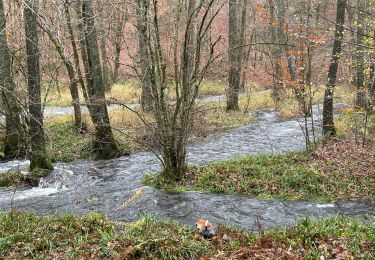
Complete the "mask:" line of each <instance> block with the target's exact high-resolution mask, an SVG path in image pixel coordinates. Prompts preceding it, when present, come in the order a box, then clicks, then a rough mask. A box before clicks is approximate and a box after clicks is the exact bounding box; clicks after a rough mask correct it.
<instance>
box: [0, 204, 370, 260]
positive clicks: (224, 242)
mask: <svg viewBox="0 0 375 260" xmlns="http://www.w3.org/2000/svg"><path fill="white" fill-rule="evenodd" d="M0 222H1V223H2V225H1V226H0V255H1V256H2V257H5V258H6V259H21V258H22V259H23V258H29V259H54V258H59V259H82V258H85V259H87V258H93V259H97V258H100V259H103V258H109V259H113V258H118V259H134V258H147V259H155V258H158V259H199V258H200V257H213V258H222V259H225V258H230V257H238V256H240V255H242V256H244V255H245V256H247V258H251V257H255V254H258V257H260V258H259V259H263V258H265V257H270V256H272V257H273V258H272V259H278V258H282V257H285V256H289V258H288V259H295V258H297V257H306V258H308V259H316V258H319V257H320V256H324V257H326V258H327V259H332V258H338V257H340V256H341V257H342V256H346V257H353V258H356V259H358V258H363V259H371V258H373V257H375V251H374V248H375V226H374V225H371V224H364V223H361V222H358V221H355V220H349V219H345V218H340V217H336V218H328V219H321V220H318V221H312V220H308V219H305V220H301V221H300V222H298V223H297V224H296V225H295V226H293V227H290V228H285V229H274V230H270V231H266V232H260V233H248V232H246V231H243V230H240V229H236V228H233V227H226V226H218V227H217V228H216V231H217V236H215V237H214V238H213V239H212V240H211V241H208V240H204V239H202V238H201V237H200V236H199V235H198V234H197V232H196V231H195V230H194V229H193V228H192V226H186V225H182V224H180V223H178V222H176V221H171V220H160V219H157V218H155V217H154V216H152V215H147V216H145V217H143V218H142V219H140V220H139V221H137V222H134V223H114V222H110V221H108V220H107V219H106V217H105V216H103V215H99V214H89V215H87V216H81V217H78V216H72V215H63V216H57V215H53V216H47V217H37V216H35V215H34V214H32V213H21V212H17V211H14V212H12V213H3V214H0ZM224 234H225V236H226V237H227V239H222V238H223V236H224ZM270 254H271V255H270Z"/></svg>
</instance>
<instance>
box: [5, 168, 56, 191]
mask: <svg viewBox="0 0 375 260" xmlns="http://www.w3.org/2000/svg"><path fill="white" fill-rule="evenodd" d="M48 173H49V171H40V170H35V171H32V172H29V173H25V174H23V173H20V172H16V171H8V172H4V173H0V188H9V187H23V186H37V185H38V183H39V179H40V178H41V177H44V176H46V175H47V174H48Z"/></svg>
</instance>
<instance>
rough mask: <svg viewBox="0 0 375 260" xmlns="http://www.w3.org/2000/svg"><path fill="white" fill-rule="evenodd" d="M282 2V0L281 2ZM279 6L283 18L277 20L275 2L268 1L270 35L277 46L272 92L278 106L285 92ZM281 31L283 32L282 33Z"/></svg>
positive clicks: (281, 22) (274, 47) (273, 46)
mask: <svg viewBox="0 0 375 260" xmlns="http://www.w3.org/2000/svg"><path fill="white" fill-rule="evenodd" d="M280 1H282V0H280ZM278 4H279V9H280V10H279V14H280V16H281V14H282V17H279V18H277V15H276V10H275V6H276V5H275V3H274V2H273V0H268V9H269V14H270V22H269V27H270V33H271V40H272V42H273V43H276V44H275V45H272V57H273V71H274V73H273V90H272V98H273V100H274V102H275V104H276V105H277V104H278V103H279V102H280V101H281V99H282V91H283V70H282V67H281V63H282V61H281V55H282V48H281V46H280V45H278V44H277V43H279V42H280V41H281V37H282V34H283V32H282V29H283V27H282V26H283V21H284V17H283V15H284V14H283V8H282V7H281V6H282V5H281V2H279V3H278ZM280 30H281V31H280Z"/></svg>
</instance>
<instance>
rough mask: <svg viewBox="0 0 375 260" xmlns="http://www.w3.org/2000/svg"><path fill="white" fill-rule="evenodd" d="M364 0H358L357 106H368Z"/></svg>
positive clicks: (356, 51)
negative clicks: (364, 47) (365, 71)
mask: <svg viewBox="0 0 375 260" xmlns="http://www.w3.org/2000/svg"><path fill="white" fill-rule="evenodd" d="M363 1H364V0H357V26H356V29H357V41H356V43H357V44H356V50H355V58H356V77H355V79H356V80H355V81H356V87H357V98H356V106H357V107H359V108H366V105H367V104H366V88H365V84H364V83H365V74H364V70H365V61H364V50H363V44H364V41H363V40H364V33H365V31H364V29H365V24H364V23H365V15H364V12H363V10H364V8H365V5H364V4H363Z"/></svg>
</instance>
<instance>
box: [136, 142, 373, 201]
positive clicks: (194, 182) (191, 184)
mask: <svg viewBox="0 0 375 260" xmlns="http://www.w3.org/2000/svg"><path fill="white" fill-rule="evenodd" d="M142 181H143V183H144V184H146V185H150V186H153V187H156V188H164V189H167V190H177V191H181V190H198V191H203V192H210V193H228V194H240V195H248V196H253V197H260V198H278V199H292V200H299V199H301V200H318V201H334V200H337V199H352V198H362V199H374V198H375V148H374V147H362V146H361V145H358V144H357V143H356V142H355V140H347V139H345V140H340V139H337V140H334V141H331V143H330V144H327V145H325V146H323V145H319V146H318V147H317V148H316V149H315V150H314V151H312V152H299V153H288V154H283V155H260V156H250V157H245V158H242V159H235V160H228V161H222V162H217V163H213V164H208V165H204V166H192V167H190V168H189V171H188V173H187V175H186V176H185V178H184V179H182V180H181V181H173V182H171V181H168V180H165V179H164V178H163V175H162V174H154V175H146V176H145V177H144V178H143V180H142Z"/></svg>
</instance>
